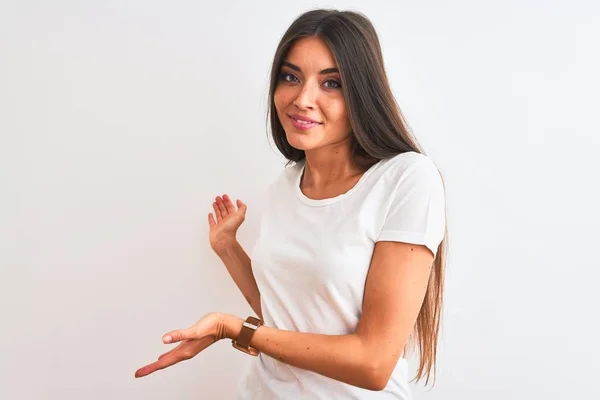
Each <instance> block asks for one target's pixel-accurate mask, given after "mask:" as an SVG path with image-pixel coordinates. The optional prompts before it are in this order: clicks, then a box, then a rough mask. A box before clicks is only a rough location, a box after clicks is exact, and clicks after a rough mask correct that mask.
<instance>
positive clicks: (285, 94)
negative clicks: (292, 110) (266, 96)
mask: <svg viewBox="0 0 600 400" xmlns="http://www.w3.org/2000/svg"><path fill="white" fill-rule="evenodd" d="M291 98H292V94H291V93H290V91H289V90H286V88H282V87H278V88H277V89H275V93H273V103H275V108H276V109H277V111H280V110H283V109H284V108H286V107H287V106H288V105H289V103H290V99H291Z"/></svg>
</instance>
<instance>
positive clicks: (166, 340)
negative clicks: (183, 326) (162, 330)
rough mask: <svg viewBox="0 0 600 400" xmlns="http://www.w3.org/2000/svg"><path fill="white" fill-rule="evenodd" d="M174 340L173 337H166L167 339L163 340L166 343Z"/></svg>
mask: <svg viewBox="0 0 600 400" xmlns="http://www.w3.org/2000/svg"><path fill="white" fill-rule="evenodd" d="M172 339H173V338H172V337H171V336H165V337H164V338H163V341H164V342H165V343H171V340H172Z"/></svg>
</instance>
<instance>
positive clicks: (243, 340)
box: [231, 317, 263, 356]
mask: <svg viewBox="0 0 600 400" xmlns="http://www.w3.org/2000/svg"><path fill="white" fill-rule="evenodd" d="M262 325H263V322H262V321H261V320H260V319H258V318H255V317H248V318H246V321H244V324H243V325H242V329H241V330H240V333H239V335H238V338H237V340H232V341H231V343H232V344H233V347H235V348H236V349H238V350H241V351H243V352H245V353H248V354H251V355H254V356H255V355H258V351H257V350H256V349H254V348H252V347H250V341H251V340H252V336H254V332H256V330H257V329H258V327H259V326H262Z"/></svg>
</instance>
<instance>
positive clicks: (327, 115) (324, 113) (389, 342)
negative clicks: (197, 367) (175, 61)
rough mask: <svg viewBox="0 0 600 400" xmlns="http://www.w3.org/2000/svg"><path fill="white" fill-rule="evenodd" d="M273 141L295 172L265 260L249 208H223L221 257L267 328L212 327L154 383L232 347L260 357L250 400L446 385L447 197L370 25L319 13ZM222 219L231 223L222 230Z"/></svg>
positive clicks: (372, 395)
mask: <svg viewBox="0 0 600 400" xmlns="http://www.w3.org/2000/svg"><path fill="white" fill-rule="evenodd" d="M269 99H270V105H269V111H270V125H271V131H272V135H273V139H274V141H275V144H276V145H277V147H278V149H279V150H280V151H281V153H282V154H283V155H284V156H285V157H286V158H287V159H288V160H289V161H290V162H289V163H288V167H287V168H284V170H283V171H282V173H281V175H280V177H279V179H277V180H276V181H275V182H274V183H273V184H271V186H270V187H269V188H268V191H267V196H266V199H265V204H264V206H265V212H264V213H263V215H262V219H261V223H260V235H259V237H258V241H257V243H256V247H255V249H254V252H253V253H252V259H251V258H250V257H249V256H248V255H247V254H246V252H245V251H244V249H243V248H242V247H241V246H240V244H239V243H238V242H237V240H236V232H237V230H238V228H239V227H240V225H241V224H242V222H243V221H244V217H245V214H246V205H245V204H244V203H243V202H241V201H240V200H237V201H236V205H234V204H233V202H232V200H231V199H230V198H229V197H228V196H227V195H223V196H217V197H216V201H215V202H214V203H213V208H214V216H213V215H212V213H211V214H209V216H208V224H209V227H210V244H211V247H212V249H213V250H214V251H215V252H216V253H217V254H218V255H219V256H220V258H221V259H222V260H223V263H224V264H225V266H226V267H227V269H228V271H229V273H230V274H231V277H232V278H233V280H234V281H235V283H236V284H237V286H238V287H239V289H240V291H241V292H242V294H243V295H244V297H245V298H246V300H247V301H248V303H249V304H250V306H251V307H252V309H253V310H254V312H255V313H256V315H255V316H254V317H249V318H248V319H246V321H244V319H242V318H239V317H237V316H234V315H230V314H223V313H211V314H208V315H206V316H204V317H203V318H202V319H200V320H199V321H198V322H197V323H196V324H194V325H193V326H191V327H190V328H188V329H183V330H175V331H172V332H169V333H167V334H166V335H165V336H163V341H164V343H175V342H180V343H179V345H178V346H177V347H175V348H174V349H173V350H171V351H169V352H168V353H165V354H163V355H162V356H161V357H160V358H159V359H158V361H156V362H154V363H152V364H149V365H147V366H145V367H143V368H141V369H139V370H138V371H137V372H136V377H141V376H145V375H148V374H150V373H152V372H154V371H157V370H159V369H163V368H166V367H168V366H171V365H173V364H175V363H177V362H179V361H182V360H186V359H189V358H192V357H194V356H195V355H197V354H198V353H199V352H201V351H202V350H204V349H205V348H206V347H208V346H210V345H211V344H212V343H215V342H216V341H218V340H220V339H224V338H228V339H232V343H233V345H234V347H235V348H236V349H239V350H241V351H244V352H246V353H249V354H251V355H254V356H257V358H255V359H253V360H252V362H251V364H250V368H249V370H248V371H247V373H246V374H245V376H244V378H243V379H242V381H241V384H240V387H239V398H240V399H296V398H310V399H357V398H358V399H384V398H385V399H389V398H396V399H404V400H405V399H410V398H411V396H410V391H409V386H408V381H409V379H408V378H409V377H408V366H407V363H406V359H405V358H404V355H405V354H406V351H407V350H408V349H409V348H410V346H409V345H411V344H412V345H415V346H414V347H416V348H417V349H418V350H419V355H420V367H419V369H418V372H417V377H416V378H417V380H418V379H421V378H423V377H427V380H429V377H430V373H431V372H432V370H434V366H435V358H436V348H437V336H438V330H439V321H440V312H441V305H442V289H443V272H444V261H445V242H446V239H445V236H446V235H445V232H446V215H445V196H444V185H443V181H442V178H441V176H440V174H439V172H438V170H437V168H436V166H435V164H434V163H433V162H432V160H431V159H430V158H429V157H428V156H426V155H424V154H423V152H422V151H421V150H420V148H419V146H418V144H417V142H416V140H415V139H414V138H413V137H412V136H411V135H410V134H409V130H408V128H407V126H406V124H405V123H404V121H403V117H402V114H401V112H400V110H399V108H398V106H397V104H396V102H395V99H394V97H393V95H392V92H391V90H390V87H389V83H388V80H387V77H386V74H385V70H384V62H383V58H382V53H381V49H380V44H379V41H378V38H377V34H376V32H375V30H374V28H373V26H372V25H371V23H370V22H369V20H368V19H367V18H366V17H364V16H363V15H362V14H359V13H354V12H339V11H331V10H315V11H310V12H307V13H305V14H303V15H301V16H300V17H299V18H298V19H296V20H295V21H294V22H293V23H292V25H291V26H290V27H289V29H288V30H287V32H286V33H285V35H284V36H283V38H282V40H281V42H280V44H279V46H278V48H277V51H276V54H275V59H274V61H273V65H272V73H271V87H270V95H269ZM215 217H216V219H215Z"/></svg>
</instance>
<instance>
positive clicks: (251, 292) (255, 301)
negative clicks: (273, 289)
mask: <svg viewBox="0 0 600 400" xmlns="http://www.w3.org/2000/svg"><path fill="white" fill-rule="evenodd" d="M215 252H216V253H217V255H218V256H219V258H220V259H221V261H223V264H225V267H227V271H228V272H229V275H231V278H232V279H233V281H234V282H235V284H236V285H237V287H238V288H239V289H240V292H242V294H243V295H244V298H245V299H246V301H247V302H248V304H250V307H252V310H254V312H255V313H256V315H257V316H258V317H259V318H260V319H262V310H261V307H260V292H259V290H258V286H257V285H256V280H255V279H254V274H253V273H252V261H251V260H250V257H249V256H248V254H247V253H246V252H245V251H244V248H243V247H242V245H240V243H239V242H238V241H237V240H232V241H231V242H230V243H226V244H224V245H222V246H220V250H219V251H218V252H217V251H215Z"/></svg>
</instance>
